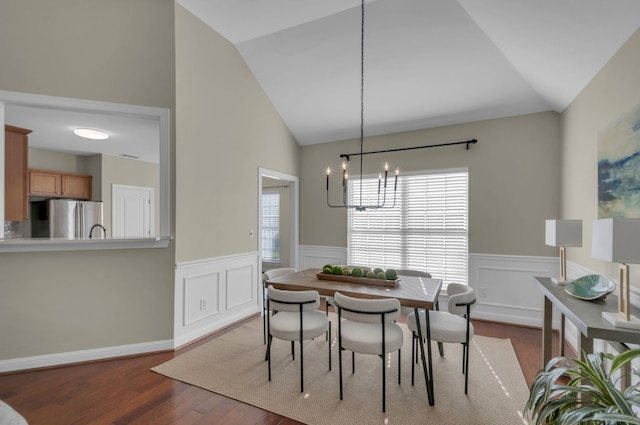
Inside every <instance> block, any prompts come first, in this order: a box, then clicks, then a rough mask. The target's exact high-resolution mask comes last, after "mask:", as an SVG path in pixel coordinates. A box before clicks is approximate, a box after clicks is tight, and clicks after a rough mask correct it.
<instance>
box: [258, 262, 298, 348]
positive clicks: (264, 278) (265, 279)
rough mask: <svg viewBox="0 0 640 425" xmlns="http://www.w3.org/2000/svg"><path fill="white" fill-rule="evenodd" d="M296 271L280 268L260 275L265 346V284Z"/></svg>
mask: <svg viewBox="0 0 640 425" xmlns="http://www.w3.org/2000/svg"><path fill="white" fill-rule="evenodd" d="M296 271H297V270H296V269H294V268H292V267H280V268H277V269H271V270H267V271H265V272H264V273H262V329H263V340H264V343H265V344H266V343H267V314H269V310H267V282H268V281H269V280H270V279H275V278H277V277H281V276H285V275H288V274H290V273H295V272H296Z"/></svg>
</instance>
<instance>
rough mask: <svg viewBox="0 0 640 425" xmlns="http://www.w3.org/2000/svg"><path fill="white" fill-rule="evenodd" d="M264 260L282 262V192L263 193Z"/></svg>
mask: <svg viewBox="0 0 640 425" xmlns="http://www.w3.org/2000/svg"><path fill="white" fill-rule="evenodd" d="M260 231H261V245H262V246H261V253H262V261H263V262H267V263H280V194H279V193H278V192H263V193H262V228H261V229H260Z"/></svg>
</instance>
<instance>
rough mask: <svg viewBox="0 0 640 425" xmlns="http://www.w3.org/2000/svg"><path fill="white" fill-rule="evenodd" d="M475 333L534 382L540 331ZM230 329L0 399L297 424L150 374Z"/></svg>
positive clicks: (100, 420) (21, 378)
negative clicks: (507, 344)
mask: <svg viewBox="0 0 640 425" xmlns="http://www.w3.org/2000/svg"><path fill="white" fill-rule="evenodd" d="M474 327H475V331H476V334H478V335H485V336H492V337H496V338H510V339H511V342H512V344H513V347H514V349H515V352H516V355H517V357H518V360H519V362H520V365H521V367H522V370H523V374H524V376H525V379H526V381H527V384H530V383H531V381H532V380H533V378H534V377H535V375H536V373H537V372H538V370H539V369H540V361H541V331H540V330H539V329H531V328H523V327H519V326H510V325H504V324H498V323H490V322H482V321H474ZM230 329H232V328H230ZM228 331H229V329H226V330H223V331H220V332H218V333H217V334H215V335H212V336H209V337H207V338H205V339H203V340H201V341H198V342H197V343H195V344H192V345H190V346H189V347H187V348H184V349H182V350H180V351H177V352H175V353H174V352H166V353H158V354H150V355H144V356H138V357H131V358H123V359H115V360H107V361H100V362H92V363H86V364H80V365H74V366H65V367H58V368H53V369H44V370H34V371H27V372H21V373H10V374H4V375H0V400H4V401H5V402H7V403H8V404H10V405H11V406H13V407H14V408H15V409H16V410H17V411H19V412H20V413H21V414H22V415H23V416H24V417H25V419H27V421H28V422H29V424H31V425H40V424H47V425H57V424H60V425H80V424H82V425H86V424H114V425H125V424H127V425H128V424H154V425H163V424H167V425H169V424H171V425H176V424H180V425H187V424H189V425H192V424H214V423H215V424H217V425H227V424H246V425H253V424H255V425H259V424H261V425H292V424H299V422H296V421H293V420H291V419H288V418H284V417H282V416H279V415H276V414H273V413H270V412H267V411H264V410H261V409H258V408H255V407H253V406H249V405H246V404H243V403H240V402H237V401H235V400H232V399H229V398H226V397H223V396H220V395H217V394H214V393H211V392H209V391H206V390H203V389H200V388H197V387H193V386H191V385H188V384H184V383H181V382H178V381H174V380H172V379H169V378H166V377H164V376H162V375H159V374H157V373H154V372H151V371H150V368H151V367H153V366H156V365H158V364H160V363H163V362H165V361H167V360H170V359H172V358H173V357H175V356H179V355H180V354H181V353H184V352H186V351H188V350H191V349H193V348H195V347H197V346H199V345H201V344H203V343H205V342H208V341H210V340H212V339H214V338H215V337H216V336H219V335H221V334H223V333H224V332H228ZM555 341H556V342H557V338H556V339H555ZM554 353H557V347H554ZM570 353H571V351H567V355H570Z"/></svg>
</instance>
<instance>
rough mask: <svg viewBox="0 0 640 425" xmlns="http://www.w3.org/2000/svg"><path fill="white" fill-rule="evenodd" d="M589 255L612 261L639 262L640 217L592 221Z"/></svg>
mask: <svg viewBox="0 0 640 425" xmlns="http://www.w3.org/2000/svg"><path fill="white" fill-rule="evenodd" d="M591 256H592V257H593V258H599V259H601V260H606V261H609V262H612V263H614V262H615V263H629V264H640V218H605V219H602V220H596V221H594V222H593V235H592V243H591Z"/></svg>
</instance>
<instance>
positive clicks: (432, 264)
mask: <svg viewBox="0 0 640 425" xmlns="http://www.w3.org/2000/svg"><path fill="white" fill-rule="evenodd" d="M359 183H360V182H359V181H358V180H355V181H353V180H351V181H349V203H350V204H359V203H360V185H359ZM362 184H363V203H364V204H371V203H376V200H377V193H378V179H377V178H364V179H363V181H362ZM468 187H469V184H468V172H467V171H460V170H455V171H440V172H437V173H423V174H415V175H400V176H398V190H397V195H396V206H395V207H394V208H391V209H371V210H366V211H355V210H352V209H349V210H348V262H349V264H357V265H363V266H369V267H382V268H385V269H386V268H397V269H414V270H423V271H427V272H429V273H431V275H432V276H433V277H434V278H440V279H442V280H443V284H444V285H443V286H446V285H447V284H448V283H451V282H456V283H463V284H468V282H467V264H468ZM392 188H393V186H392V185H390V187H389V189H390V191H389V192H388V194H387V198H389V196H391V198H392V197H393V192H392V191H391V189H392ZM367 200H368V201H367ZM391 201H392V200H391ZM387 203H389V204H391V202H390V200H389V199H387Z"/></svg>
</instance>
